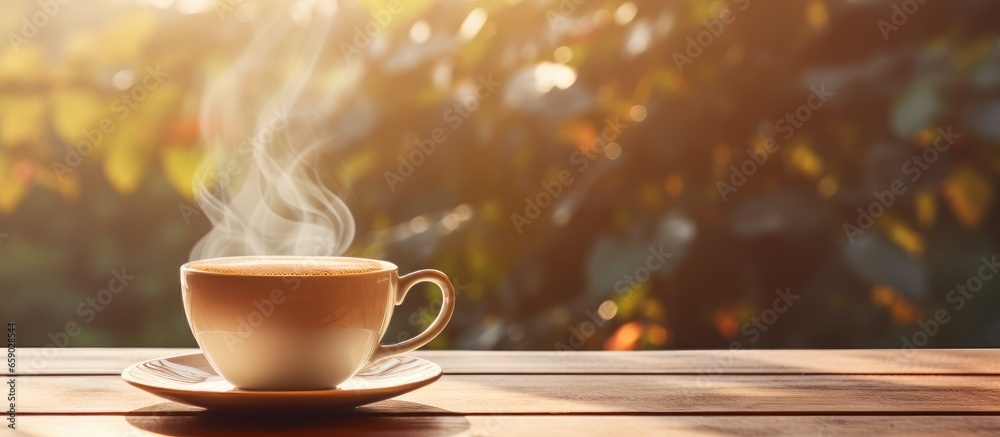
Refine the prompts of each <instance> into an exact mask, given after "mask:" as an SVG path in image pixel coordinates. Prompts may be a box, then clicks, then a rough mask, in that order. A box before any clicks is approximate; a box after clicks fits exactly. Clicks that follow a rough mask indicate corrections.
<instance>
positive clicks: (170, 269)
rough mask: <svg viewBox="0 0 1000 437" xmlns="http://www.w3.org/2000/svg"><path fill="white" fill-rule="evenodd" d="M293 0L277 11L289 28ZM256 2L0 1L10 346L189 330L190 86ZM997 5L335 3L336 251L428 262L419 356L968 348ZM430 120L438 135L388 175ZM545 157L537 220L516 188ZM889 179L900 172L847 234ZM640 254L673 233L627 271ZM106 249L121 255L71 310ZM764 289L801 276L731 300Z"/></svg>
mask: <svg viewBox="0 0 1000 437" xmlns="http://www.w3.org/2000/svg"><path fill="white" fill-rule="evenodd" d="M315 3H316V2H310V1H301V0H300V1H297V2H291V3H290V4H289V10H288V13H290V14H294V15H293V18H295V19H296V20H303V21H304V22H307V21H308V20H310V19H311V17H312V14H316V13H320V12H319V11H317V10H316V8H315V6H314V4H315ZM396 6H399V9H398V10H397V11H396V12H389V14H390V18H391V19H389V20H388V22H380V21H379V20H378V17H379V16H380V15H379V14H381V13H382V12H380V11H392V10H393V8H394V7H396ZM904 8H905V10H904ZM897 9H898V11H897ZM261 10H262V9H261V8H259V7H257V6H255V5H254V4H252V3H249V2H242V1H239V0H218V1H217V2H212V1H205V0H176V1H173V0H145V1H140V2H131V1H125V0H101V1H96V2H68V3H67V4H65V5H62V4H60V3H58V2H55V1H50V2H45V1H42V2H38V1H35V0H17V1H8V2H6V4H5V12H4V14H3V15H2V17H0V30H2V31H3V33H4V34H5V35H7V44H6V45H5V46H3V47H0V290H2V293H3V299H2V303H0V306H2V309H0V313H2V317H3V318H4V319H5V320H13V321H16V322H17V323H18V328H19V329H18V334H19V340H20V341H19V343H20V344H21V345H23V346H42V345H44V344H47V343H52V342H53V341H54V340H52V338H53V335H54V336H56V337H58V333H61V332H65V325H66V324H67V322H75V323H77V324H79V326H80V327H81V329H80V332H79V333H74V334H73V335H71V340H70V344H71V345H73V346H193V345H194V341H193V338H192V337H191V335H190V332H189V330H188V328H187V325H186V322H185V320H184V315H183V309H182V306H181V301H180V294H179V283H178V282H179V281H178V273H177V269H178V266H179V265H180V264H182V263H184V262H185V261H186V260H187V257H188V252H189V250H190V249H191V247H192V246H193V245H194V243H195V242H196V241H197V240H198V238H200V237H201V236H202V235H204V234H205V233H206V232H207V230H208V228H209V224H208V222H207V220H205V219H204V217H203V216H202V215H201V214H200V213H199V212H198V211H197V209H196V206H195V203H194V202H193V194H192V188H191V179H192V176H193V175H194V172H195V168H196V166H197V164H198V163H199V162H200V161H201V159H202V158H203V157H204V154H205V152H204V146H203V145H202V144H201V143H200V142H199V124H198V120H197V119H198V111H199V102H200V101H201V96H202V91H203V90H204V89H205V86H206V83H208V82H209V81H210V80H211V78H212V76H213V73H215V72H218V71H219V70H220V69H221V68H224V67H226V66H227V65H230V64H231V63H232V62H234V60H235V59H236V58H237V57H238V56H239V54H240V53H241V52H242V50H243V48H244V47H245V46H246V45H247V44H248V42H249V39H250V38H251V36H252V35H253V30H254V26H255V25H259V23H260V22H261V19H262V18H266V17H261V16H260V15H261ZM39 14H41V15H39ZM383 17H384V15H383ZM997 17H1000V4H998V3H997V2H991V1H986V0H982V1H974V0H965V1H955V2H945V1H932V2H926V3H925V4H922V5H919V4H918V3H917V2H915V1H909V2H906V1H899V2H892V1H878V0H870V1H868V0H853V1H823V0H806V1H798V2H773V3H772V2H763V1H756V0H755V1H735V0H734V1H729V2H727V1H701V0H672V1H661V0H649V1H643V0H633V1H618V0H616V1H612V0H586V1H583V0H576V1H574V0H561V1H556V0H552V1H544V0H506V1H486V0H482V1H465V0H462V1H458V0H454V1H447V0H441V1H432V0H420V1H405V2H402V3H400V4H397V3H396V2H389V1H383V0H371V1H367V0H364V1H362V0H355V1H348V0H342V1H340V2H338V5H337V9H336V11H335V12H334V19H335V23H336V25H337V29H338V31H336V32H335V35H334V38H336V41H334V42H333V43H331V44H330V45H329V46H328V47H329V51H330V53H329V56H331V57H340V56H347V55H350V59H351V62H356V63H358V64H359V65H360V67H359V68H360V71H362V78H361V80H360V82H359V85H358V86H356V87H354V89H353V90H352V92H351V95H350V97H349V98H348V99H346V100H345V101H346V103H345V104H344V105H345V107H346V108H347V109H346V110H344V111H342V112H341V113H339V114H338V115H337V116H336V117H334V118H332V119H331V120H330V126H331V127H332V129H334V130H336V131H337V133H338V134H343V135H344V136H346V137H347V138H349V139H350V140H349V141H348V145H347V147H344V148H342V149H341V150H339V151H338V152H337V156H336V157H335V159H329V163H328V165H329V169H330V171H331V172H332V173H335V174H338V175H341V176H342V178H343V179H344V180H345V181H347V182H348V185H347V186H348V189H346V190H344V191H343V192H342V195H343V198H344V199H345V200H346V201H347V203H348V205H349V206H350V208H351V210H352V212H353V214H354V217H355V220H356V222H357V226H358V233H357V237H356V238H355V242H354V244H353V246H352V249H351V250H350V252H349V255H356V256H366V257H379V258H385V259H388V260H391V261H393V262H395V263H396V264H398V265H399V266H400V268H401V270H402V271H404V272H405V271H410V270H414V269H418V268H436V269H440V270H443V271H445V272H447V273H448V274H449V275H451V276H452V278H453V280H454V282H455V283H456V285H457V286H458V288H459V293H460V296H459V302H458V311H457V313H456V315H455V318H454V319H453V320H452V322H451V324H450V326H449V327H448V329H447V331H446V333H445V334H444V335H442V336H441V337H439V338H438V340H436V341H435V343H433V344H432V346H431V347H437V348H470V349H560V348H574V349H660V348H709V347H729V346H730V344H732V342H734V341H739V342H741V343H742V344H743V345H744V346H745V347H900V346H901V345H902V341H901V337H902V336H910V335H911V334H912V333H914V332H915V331H916V330H917V329H919V326H918V322H919V321H921V320H924V319H926V318H928V317H932V314H933V312H934V311H935V310H936V309H938V308H945V309H948V310H949V311H950V313H951V316H952V319H951V322H950V323H948V324H947V325H946V326H944V327H942V329H941V330H940V332H938V333H937V334H936V335H934V336H933V337H932V339H931V340H930V346H937V347H995V346H997V345H998V344H1000V310H998V305H997V303H998V302H1000V293H998V291H1000V281H995V282H990V281H986V282H985V285H984V287H983V289H982V290H981V291H980V292H978V293H976V294H975V295H974V296H975V298H974V300H970V302H969V304H968V305H966V306H965V307H964V308H962V309H961V310H960V311H958V310H955V309H954V307H953V305H952V304H951V303H949V302H947V301H946V299H947V294H948V292H949V291H950V290H952V289H953V288H954V287H955V286H956V284H960V283H962V284H964V283H965V281H966V280H967V279H968V278H970V277H972V276H974V275H975V274H976V272H977V269H978V268H979V265H980V264H981V261H980V258H981V257H983V256H986V257H987V258H989V257H991V256H992V255H994V254H996V253H997V250H998V235H997V228H996V227H995V224H996V223H997V222H998V219H1000V217H998V208H997V202H996V187H997V177H998V174H1000V153H998V149H997V147H998V146H1000V22H998V21H997ZM383 21H385V20H383ZM887 25H888V27H887ZM366 26H367V27H366ZM368 29H374V30H375V32H373V33H371V35H368V34H367V33H368ZM720 29H721V30H720ZM713 30H714V33H712V31H713ZM706 35H707V36H706ZM706 42H707V43H706ZM354 49H357V52H358V53H353V52H354ZM678 56H681V57H678ZM684 57H686V60H687V61H690V62H686V61H683V62H682V61H679V60H683V59H685V58H684ZM157 68H159V69H161V70H162V71H163V72H166V73H167V74H166V75H165V76H163V78H162V80H161V81H159V82H157V81H156V79H150V77H156V74H155V71H156V69H157ZM490 78H492V80H493V81H495V82H499V85H498V86H497V87H496V90H495V92H490V93H485V94H486V95H485V96H483V95H480V97H481V98H480V99H478V100H477V99H476V98H474V97H471V96H472V95H474V92H475V90H476V89H477V88H478V85H477V84H481V83H482V81H483V80H487V81H488V80H489V79H490ZM154 83H155V85H151V84H154ZM314 86H315V87H318V88H320V89H322V88H323V87H324V86H328V85H327V84H325V83H318V84H314ZM330 86H332V85H330ZM821 86H822V87H824V89H826V90H829V91H830V92H832V93H833V95H832V96H830V97H829V99H828V101H826V102H825V103H823V104H822V106H821V107H819V108H818V109H815V108H814V109H811V110H810V113H809V114H810V115H809V117H808V119H807V120H804V121H802V122H801V123H799V124H800V127H796V128H795V129H794V132H793V135H791V136H790V137H788V138H785V137H784V136H783V135H782V134H781V133H780V132H781V131H778V130H777V129H778V128H780V126H777V125H776V124H775V123H776V122H777V121H778V120H781V119H784V118H785V117H786V114H794V113H795V111H796V110H797V108H799V107H800V106H801V105H806V104H807V102H808V101H809V96H810V95H811V94H812V93H813V91H812V88H813V87H817V88H818V87H821ZM246 92H254V88H253V86H251V85H249V84H248V87H247V90H246ZM463 104H464V105H466V107H465V108H464V110H456V106H455V105H463ZM473 104H474V105H473ZM470 105H472V106H470ZM458 108H459V109H461V107H458ZM456 113H457V114H460V117H461V118H460V119H456V118H454V116H455V114H456ZM104 118H108V119H109V120H110V122H109V123H110V124H108V123H104V122H103V121H102V119H104ZM616 119H617V120H620V122H619V125H620V126H622V127H621V128H618V129H614V130H619V131H620V133H617V132H616V133H613V135H611V136H610V138H608V137H605V138H601V135H602V131H604V133H605V134H607V132H609V131H607V130H606V127H607V124H608V122H609V121H611V122H612V124H614V120H616ZM102 123H104V124H102ZM102 126H104V127H109V128H113V129H105V131H106V132H101V131H100V129H101V128H102ZM785 127H786V128H787V125H786V126H785ZM948 127H951V129H952V130H953V131H954V132H955V133H957V134H960V135H961V136H960V138H959V139H958V140H957V141H955V143H954V144H953V145H951V147H950V148H949V149H948V150H947V151H944V152H941V153H940V157H939V158H938V159H936V160H935V161H934V162H932V163H930V164H929V165H928V166H927V168H926V169H925V171H922V173H921V174H922V175H921V177H920V178H919V179H918V180H916V181H911V179H910V176H909V175H907V174H905V173H904V170H905V167H904V164H905V163H906V162H907V161H910V160H911V158H912V157H913V156H914V155H920V154H924V153H925V152H926V151H927V149H928V148H929V147H933V142H934V140H935V138H936V137H937V136H938V129H947V128H948ZM436 128H440V129H443V130H444V131H445V132H446V134H447V140H446V141H444V142H442V143H441V144H440V145H439V146H438V147H437V149H436V150H435V151H434V152H433V153H431V154H429V155H428V156H425V157H424V158H425V159H421V160H420V163H419V164H417V165H415V166H414V169H413V171H412V174H411V175H409V176H406V177H404V178H402V180H401V181H399V180H395V178H394V177H393V176H392V175H393V174H395V175H401V174H403V172H404V171H406V170H405V169H403V170H401V165H402V164H401V162H404V161H406V162H409V163H410V164H415V163H416V162H414V161H411V158H410V157H411V156H413V155H412V154H413V153H414V151H415V150H417V149H416V148H415V147H416V146H415V145H414V144H415V143H414V141H415V140H419V139H424V138H428V137H430V136H431V135H432V132H433V131H434V129H436ZM614 130H612V131H611V132H613V131H614ZM98 134H100V135H98ZM98 138H99V139H98ZM770 138H773V139H775V140H776V142H777V144H778V145H780V149H779V150H777V151H776V152H775V153H773V154H772V155H770V157H769V159H768V161H767V162H766V163H764V164H762V165H759V169H757V170H755V171H754V172H753V173H754V174H753V175H750V176H749V177H747V181H746V183H745V184H742V185H741V186H739V187H735V186H734V188H736V191H735V192H730V193H727V195H726V196H722V195H720V189H719V181H723V182H727V183H729V182H730V178H731V174H732V172H733V170H732V168H731V167H730V166H736V167H739V166H741V165H743V163H744V161H745V160H746V159H748V158H749V157H750V155H748V152H747V151H748V150H750V151H754V150H758V151H759V150H762V148H764V147H766V143H767V140H768V139H770ZM95 139H96V140H95ZM81 144H84V146H83V147H82V149H81V148H80V145H81ZM86 144H90V145H91V146H92V148H87V147H86ZM74 145H76V147H74ZM67 146H70V149H67ZM91 149H92V150H91ZM70 150H77V151H80V152H82V151H83V150H87V152H85V153H79V154H78V155H77V154H74V153H73V152H71V151H70ZM751 153H752V152H751ZM581 156H583V157H585V158H586V162H588V164H587V165H586V166H585V168H581V167H584V166H583V164H582V162H584V161H581ZM935 156H937V155H935ZM77 158H79V159H77ZM325 165H326V163H325ZM404 167H405V166H404ZM563 171H566V172H569V174H570V175H571V176H572V182H571V183H568V184H566V183H562V184H561V187H562V189H561V191H560V192H559V194H557V195H555V196H552V197H554V199H553V200H552V202H551V205H547V203H548V202H544V199H541V200H542V205H540V207H539V211H538V214H537V215H535V214H534V211H533V210H532V209H531V207H529V206H527V205H526V203H529V201H527V200H526V197H527V198H530V199H535V200H532V201H531V202H533V203H538V202H537V200H539V197H538V196H539V195H540V193H544V192H545V186H546V185H545V184H549V186H551V184H552V183H553V182H552V181H558V180H559V178H560V174H561V172H563ZM406 172H407V173H409V172H408V171H406ZM897 179H901V180H903V181H904V182H905V185H906V188H907V189H906V192H905V193H903V194H901V195H898V196H895V198H894V201H893V204H892V205H889V206H888V207H886V208H884V210H885V212H884V214H880V215H879V216H878V217H877V218H875V219H874V220H873V225H872V226H871V228H870V229H867V230H865V229H862V230H863V235H860V236H855V237H854V238H848V234H847V233H846V232H845V224H851V225H854V226H858V216H859V212H858V208H859V207H861V208H864V209H868V208H869V207H870V205H871V204H872V202H876V201H877V198H876V196H875V195H874V194H873V193H874V192H876V191H879V192H881V191H885V190H888V189H889V187H890V184H891V182H892V181H894V180H897ZM394 181H395V182H394ZM542 197H545V196H542ZM724 197H725V198H724ZM546 205H547V206H546ZM512 214H519V215H522V216H524V217H525V218H528V219H530V223H524V222H521V223H520V225H518V224H517V222H518V220H517V219H516V218H513V217H512ZM852 240H853V241H852ZM661 248H662V249H661ZM651 250H652V251H653V252H656V251H658V250H662V251H664V252H667V253H669V254H670V255H669V257H666V258H665V260H666V261H665V262H664V263H662V265H655V266H654V268H651V269H648V270H646V272H647V273H648V275H647V274H645V273H643V272H642V269H643V268H644V267H643V266H644V265H646V261H647V258H648V257H649V256H650V255H651ZM115 269H117V270H119V271H120V270H121V269H125V271H126V273H127V274H128V275H134V276H135V277H136V279H135V280H134V281H131V282H130V283H129V285H128V286H127V287H126V289H125V291H124V292H122V293H120V294H117V295H114V298H113V302H110V303H108V304H107V305H102V306H101V310H100V311H99V312H98V313H97V315H96V317H93V319H92V320H88V318H87V317H84V316H83V313H85V311H84V312H83V313H82V312H81V307H80V306H81V305H85V306H86V305H90V303H88V298H90V299H93V298H94V297H95V296H97V295H98V294H99V290H101V289H102V288H105V287H107V283H108V281H109V280H111V279H112V278H113V277H114V276H113V274H112V270H115ZM635 276H638V277H639V278H640V279H643V278H644V277H645V276H648V279H647V280H644V281H638V282H636V283H635V284H634V286H628V287H624V288H623V286H622V284H623V282H621V281H626V282H625V283H629V282H628V281H631V279H628V278H631V277H635ZM778 289H781V290H789V291H790V292H791V293H793V294H795V295H797V296H799V298H798V300H795V301H794V303H793V305H792V306H791V307H790V308H789V310H788V311H785V312H783V313H781V314H779V315H778V316H777V317H776V318H773V319H770V320H768V319H767V318H766V317H765V322H767V323H764V324H760V323H762V322H760V320H761V319H760V318H761V317H762V316H765V315H766V312H767V310H768V308H772V305H773V302H774V301H775V299H776V298H777V297H778V295H777V294H776V290H778ZM436 295H438V293H437V292H436V291H435V290H431V289H425V290H421V291H419V292H418V293H413V294H411V296H410V298H409V299H408V300H407V301H406V302H405V303H404V305H403V306H402V307H400V308H399V309H398V310H397V314H396V316H395V319H394V321H393V325H392V326H391V329H390V332H389V333H388V334H387V341H388V340H389V339H395V338H400V337H405V336H407V335H410V334H413V333H416V332H418V331H419V330H420V329H422V327H423V326H425V325H426V324H427V323H428V322H429V321H430V320H431V319H432V317H433V314H434V313H435V312H436V310H437V306H436V305H437V303H436V302H435V299H436V297H435V296H436ZM762 328H763V329H762Z"/></svg>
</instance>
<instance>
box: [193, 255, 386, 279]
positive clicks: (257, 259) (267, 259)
mask: <svg viewBox="0 0 1000 437" xmlns="http://www.w3.org/2000/svg"><path fill="white" fill-rule="evenodd" d="M188 268H189V269H192V270H197V271H200V272H205V273H219V274H225V275H241V276H348V275H362V274H366V273H375V272H381V271H387V270H393V269H395V268H396V266H395V265H393V264H391V263H388V262H384V261H376V260H370V259H362V258H348V257H293V256H240V257H227V258H216V259H206V260H200V261H195V262H192V263H190V264H189V265H188Z"/></svg>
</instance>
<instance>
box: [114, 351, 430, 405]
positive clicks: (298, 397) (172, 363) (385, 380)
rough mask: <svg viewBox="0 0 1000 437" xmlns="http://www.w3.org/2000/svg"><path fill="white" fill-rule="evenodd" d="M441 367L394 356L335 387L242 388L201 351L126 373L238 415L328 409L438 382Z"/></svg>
mask: <svg viewBox="0 0 1000 437" xmlns="http://www.w3.org/2000/svg"><path fill="white" fill-rule="evenodd" d="M440 377H441V366H438V365H437V364H434V363H432V362H430V361H427V360H424V359H420V358H416V357H410V356H394V357H390V358H386V359H384V360H381V361H379V362H377V363H374V364H372V365H370V366H368V367H366V368H364V369H361V371H360V372H358V374H357V375H355V376H354V377H353V378H351V379H349V380H347V382H344V383H343V384H341V385H340V386H339V387H338V388H336V389H332V390H312V391H248V390H238V389H236V388H235V387H233V385H232V384H230V383H228V382H226V380H225V379H223V378H222V377H221V376H219V375H218V374H217V373H216V372H215V370H214V369H212V366H211V365H209V364H208V360H206V359H205V356H204V355H202V354H200V353H197V354H190V355H178V356H176V357H168V358H159V359H155V360H149V361H145V362H142V363H138V364H133V365H132V366H130V367H129V368H127V369H125V371H123V372H122V378H123V379H124V380H125V381H126V382H128V383H129V384H132V385H134V386H136V387H139V388H141V389H143V390H146V391H148V392H150V393H152V394H154V395H157V396H159V397H162V398H166V399H170V400H172V401H176V402H180V403H183V404H188V405H194V406H196V407H203V408H205V409H208V410H211V411H219V412H226V413H236V414H279V415H290V414H296V415H298V414H324V413H332V412H337V411H342V410H347V409H350V408H354V407H357V406H360V405H365V404H370V403H372V402H378V401H381V400H385V399H389V398H393V397H396V396H399V395H401V394H403V393H407V392H410V391H413V390H416V389H418V388H420V387H423V386H425V385H428V384H430V383H432V382H434V381H437V380H438V378H440Z"/></svg>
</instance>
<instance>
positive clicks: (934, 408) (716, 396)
mask: <svg viewBox="0 0 1000 437" xmlns="http://www.w3.org/2000/svg"><path fill="white" fill-rule="evenodd" d="M18 387H19V391H20V403H19V411H20V412H21V413H22V414H25V413H46V414H52V413H64V414H81V413H87V414H93V413H102V414H108V413H111V414H151V415H152V414H168V413H178V412H193V411H198V410H199V409H198V408H195V407H189V406H185V405H181V404H177V403H173V402H167V401H165V400H163V399H160V398H158V397H156V396H153V395H151V394H148V393H146V392H144V391H142V390H139V389H137V388H135V387H132V386H130V385H128V384H127V383H125V382H124V381H122V380H121V378H120V377H118V376H24V377H20V378H18ZM357 411H358V413H359V414H368V415H371V414H375V415H392V414H505V413H517V414H546V413H558V414H567V413H600V414H611V413H623V414H677V413H684V414H691V413H712V414H755V413H792V412H794V413H817V414H822V413H827V414H844V413H857V414H878V413H885V414H927V413H971V412H980V413H991V414H992V413H1000V378H995V377H991V376H925V375H917V376H913V375H898V376H897V375H849V376H845V375H713V376H710V377H707V378H702V377H699V376H690V375H517V376H511V375H445V376H444V377H442V378H441V380H439V381H438V382H436V383H434V384H431V385H430V386H428V387H425V388H423V389H420V390H417V391H414V392H412V393H408V394H405V395H403V396H400V397H398V398H395V399H392V400H388V401H384V402H379V403H376V404H372V405H370V406H366V407H362V408H359V409H358V410H357Z"/></svg>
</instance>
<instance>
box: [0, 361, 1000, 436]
mask: <svg viewBox="0 0 1000 437" xmlns="http://www.w3.org/2000/svg"><path fill="white" fill-rule="evenodd" d="M52 352H54V353H52ZM192 352H196V351H195V350H192V349H148V348H144V349H81V348H67V349H59V350H54V351H50V357H48V358H46V357H45V354H44V353H43V350H41V349H30V348H22V349H18V350H17V363H18V370H17V431H16V432H15V433H14V434H13V435H40V436H48V435H54V436H55V435H58V436H63V435H96V436H142V435H171V436H189V435H191V436H194V435H233V436H250V435H335V434H339V433H341V432H349V433H351V432H361V431H365V432H369V433H371V434H376V435H382V434H387V435H456V434H457V435H474V436H508V435H542V434H544V435H605V436H607V435H629V436H633V435H657V436H663V435H697V436H702V435H731V434H737V435H796V436H800V435H810V436H815V435H819V436H853V435H914V434H919V435H931V434H981V435H1000V350H992V349H991V350H983V349H975V350H970V349H963V350H940V349H926V350H918V351H906V352H904V351H902V350H748V351H718V350H712V351H709V350H705V351H658V352H468V351H419V352H416V353H414V354H413V355H416V356H419V357H422V358H426V359H428V360H431V361H433V362H435V363H438V364H440V365H441V367H442V368H443V369H444V373H445V374H444V376H442V378H441V379H440V380H439V381H437V382H435V383H434V384H431V385H430V386H428V387H424V388H422V389H419V390H416V391H414V392H411V393H407V394H405V395H403V396H400V397H398V398H395V399H391V400H387V401H383V402H378V403H375V404H371V405H368V406H364V407H360V408H357V409H355V410H353V411H351V412H349V413H344V414H340V415H335V416H325V417H314V418H267V417H262V418H247V417H236V416H225V415H217V414H210V413H206V412H205V411H203V410H201V409H200V408H196V407H191V406H187V405H183V404H178V403H174V402H170V401H167V400H164V399H160V398H158V397H156V396H153V395H151V394H148V393H146V392H144V391H142V390H140V389H138V388H135V387H132V386H130V385H128V384H127V383H125V382H124V381H123V380H122V379H121V377H120V376H119V374H120V373H121V371H122V370H123V369H124V368H125V367H127V366H129V365H131V364H134V363H136V362H138V361H142V360H147V359H153V358H157V357H163V356H170V355H178V354H184V353H192ZM53 355H54V356H53ZM7 431H10V430H7ZM7 435H11V434H7Z"/></svg>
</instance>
